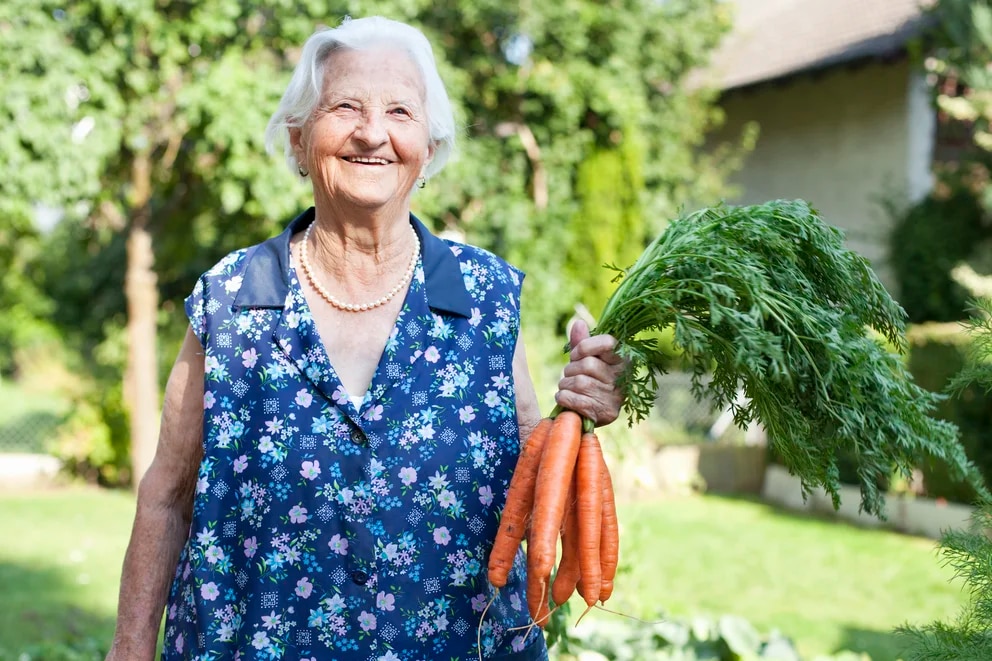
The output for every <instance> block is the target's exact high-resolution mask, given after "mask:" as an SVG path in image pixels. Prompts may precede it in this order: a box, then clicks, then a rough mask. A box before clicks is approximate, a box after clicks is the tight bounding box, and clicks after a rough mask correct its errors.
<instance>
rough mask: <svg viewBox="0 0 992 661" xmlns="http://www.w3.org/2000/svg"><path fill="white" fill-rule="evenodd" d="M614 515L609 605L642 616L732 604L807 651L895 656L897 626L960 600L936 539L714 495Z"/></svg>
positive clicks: (634, 506) (938, 613)
mask: <svg viewBox="0 0 992 661" xmlns="http://www.w3.org/2000/svg"><path fill="white" fill-rule="evenodd" d="M619 516H620V521H621V525H622V531H621V534H622V537H621V563H622V566H621V569H620V572H621V573H620V574H619V576H618V578H617V581H616V589H615V592H614V597H613V599H612V600H611V602H610V606H611V607H612V608H613V609H615V610H618V611H621V612H623V613H627V614H631V615H635V616H638V617H642V618H645V619H657V616H658V614H659V613H665V614H669V615H672V616H682V617H684V616H689V615H694V614H707V615H720V614H724V613H732V614H737V615H741V616H743V617H745V618H747V619H748V620H750V621H751V622H752V623H753V624H754V625H755V626H756V627H757V628H758V629H759V630H761V631H770V630H772V629H778V630H779V631H781V632H783V633H784V634H786V635H787V636H790V637H792V638H793V639H794V640H795V641H796V643H797V646H798V647H799V650H800V652H801V653H802V654H803V656H804V657H812V656H815V655H816V654H823V653H829V652H834V651H837V650H840V649H851V650H856V651H859V652H867V653H869V654H871V655H872V659H873V660H874V661H893V660H894V659H897V658H898V654H899V650H900V649H901V648H900V644H899V641H898V640H897V639H896V637H895V636H894V635H893V634H892V630H893V629H894V628H895V627H896V626H897V625H899V624H903V623H906V622H911V623H923V622H928V621H931V620H933V619H937V618H942V619H948V618H950V617H951V616H952V615H954V614H956V613H957V612H958V610H959V607H960V606H961V605H962V604H963V603H964V596H963V594H962V592H961V590H960V587H959V585H958V584H957V583H951V582H950V579H951V578H952V575H951V572H950V570H948V569H946V568H944V567H942V566H941V563H940V560H939V557H938V555H937V553H936V542H934V541H933V540H929V539H922V538H918V537H909V536H905V535H900V534H896V533H891V532H886V531H881V530H868V529H862V528H856V527H853V526H848V525H844V524H840V523H836V522H832V521H826V520H822V519H816V518H807V517H800V516H794V515H791V514H787V513H783V512H782V511H779V510H775V509H773V508H771V507H768V506H766V505H763V504H760V503H755V502H750V501H747V500H736V499H729V498H719V497H714V496H707V497H705V498H691V497H690V498H681V499H671V500H658V501H654V502H641V503H630V504H623V505H621V507H620V512H619ZM590 617H591V618H592V617H595V618H604V617H605V618H609V617H611V615H609V614H606V613H595V614H593V615H590ZM613 617H615V616H613Z"/></svg>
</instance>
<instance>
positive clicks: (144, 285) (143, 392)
mask: <svg viewBox="0 0 992 661" xmlns="http://www.w3.org/2000/svg"><path fill="white" fill-rule="evenodd" d="M131 185H132V189H131V200H130V203H131V204H130V206H131V222H130V225H129V231H128V239H127V274H126V276H125V282H124V294H125V296H126V298H127V341H128V350H127V370H126V373H125V376H124V379H125V380H124V396H125V403H126V405H127V409H128V416H129V420H130V429H131V470H132V475H131V479H132V484H133V485H134V486H135V487H136V486H137V485H138V483H139V482H140V481H141V478H142V477H143V476H144V474H145V471H147V470H148V466H149V465H151V462H152V458H153V457H154V456H155V448H156V446H157V445H158V428H159V415H160V414H159V391H158V351H157V349H156V333H157V328H156V324H157V317H158V287H157V282H156V276H155V271H154V264H155V253H154V251H153V250H152V235H151V231H150V221H151V170H150V162H149V157H148V154H147V153H142V154H137V155H135V159H134V162H133V165H132V170H131Z"/></svg>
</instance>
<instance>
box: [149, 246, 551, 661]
mask: <svg viewBox="0 0 992 661" xmlns="http://www.w3.org/2000/svg"><path fill="white" fill-rule="evenodd" d="M431 238H432V239H434V240H435V241H439V239H436V238H434V237H431ZM445 243H446V245H447V247H448V249H450V250H451V251H452V252H453V254H454V255H455V256H456V257H457V259H458V262H459V264H460V266H461V276H462V280H463V283H445V286H464V287H465V289H466V291H467V292H468V294H469V296H470V298H471V300H472V303H473V306H472V309H471V315H470V316H468V317H461V316H459V315H453V314H438V313H437V312H435V311H434V310H432V309H431V308H430V306H429V303H428V295H427V288H426V287H425V275H424V269H423V264H422V263H421V264H419V265H418V268H417V270H416V272H415V275H414V279H413V281H412V283H411V286H410V288H409V291H408V293H407V296H406V298H405V300H404V303H403V307H402V311H401V312H400V314H399V316H398V318H397V320H396V323H395V326H394V328H393V330H392V334H391V335H390V337H389V339H388V342H387V344H386V347H385V350H384V352H383V356H382V358H381V362H380V364H379V366H378V371H377V372H376V375H375V377H374V379H373V381H372V385H371V387H370V388H369V392H368V393H367V394H366V396H365V399H364V400H363V401H362V403H361V405H360V407H358V408H356V407H355V406H354V405H353V404H352V402H351V401H350V399H349V397H348V393H346V392H345V390H344V388H343V386H342V385H341V383H340V381H339V379H338V378H337V376H336V374H335V372H334V368H333V366H332V365H330V363H329V361H328V359H327V356H326V352H325V351H324V349H323V346H322V344H321V342H320V338H319V337H318V335H317V331H316V329H315V326H314V324H313V318H312V316H311V313H310V309H309V307H308V305H307V303H306V300H305V299H304V297H303V295H302V292H301V289H300V286H299V282H298V280H297V274H296V270H295V268H293V266H292V264H290V265H289V267H288V273H285V274H279V273H273V274H272V277H276V278H278V277H284V278H286V279H287V280H288V284H289V294H288V296H287V298H286V301H285V305H284V306H283V308H282V309H271V308H269V309H266V308H257V307H237V306H235V305H234V300H235V297H236V295H237V293H238V291H239V290H240V288H241V286H242V284H243V280H244V277H245V273H246V266H247V264H248V262H249V261H250V259H251V252H250V249H247V250H240V251H237V252H234V253H231V254H230V255H228V256H227V257H225V258H224V259H223V260H221V261H220V262H219V263H218V264H217V265H216V266H214V267H213V268H212V269H211V270H209V271H208V272H207V273H206V274H204V275H203V276H202V277H201V278H200V280H199V281H198V282H197V284H196V286H195V288H194V290H193V292H192V294H191V295H190V297H189V298H188V299H187V301H186V309H187V314H188V316H189V318H190V323H191V327H192V328H193V330H194V332H195V333H196V335H197V336H198V337H199V339H200V341H201V344H202V345H203V347H204V350H205V392H204V400H203V406H204V421H203V423H204V426H203V431H204V450H205V451H204V458H203V460H202V463H201V465H200V468H199V475H198V481H197V485H196V495H195V501H194V510H193V523H192V526H191V529H190V535H189V539H188V541H187V543H186V545H185V547H184V549H183V551H182V554H181V557H180V561H179V563H178V567H177V570H176V576H175V579H174V582H173V585H172V590H171V594H170V599H169V604H168V608H167V612H166V618H167V620H166V640H165V647H164V651H163V658H164V659H196V660H198V661H207V660H208V659H209V660H211V661H212V660H220V659H293V660H294V661H295V660H296V659H300V660H301V661H303V660H306V661H324V660H331V659H336V660H341V661H344V660H352V659H355V660H357V659H361V660H363V661H365V660H366V659H372V660H378V661H414V660H421V659H432V660H433V659H477V658H479V656H480V650H479V641H481V646H482V650H481V655H482V657H483V658H512V659H529V658H544V657H543V654H544V643H543V640H542V639H541V635H540V630H539V629H536V628H535V629H533V630H532V631H530V632H529V634H528V631H527V629H526V628H525V625H526V624H527V623H528V621H529V618H528V615H527V608H526V604H525V599H524V598H523V595H524V591H523V586H524V583H525V577H524V572H525V568H524V564H525V563H524V562H523V555H522V553H518V556H517V559H516V562H515V567H514V570H513V571H512V572H511V576H510V581H509V583H508V585H507V586H506V587H505V588H504V589H503V590H501V591H500V592H499V594H498V595H497V594H495V591H494V590H493V588H492V587H491V586H490V584H489V582H488V580H487V577H486V570H485V566H486V562H487V559H488V553H489V550H490V547H491V545H492V540H493V538H494V536H495V533H496V529H497V527H498V521H499V512H500V511H501V510H502V507H503V503H504V499H505V492H506V489H507V487H508V485H509V479H510V476H511V473H512V470H513V466H514V465H515V462H516V457H517V454H518V451H519V437H518V428H517V422H516V407H515V398H514V383H513V378H512V359H513V351H514V347H515V344H516V341H517V335H518V331H519V305H518V301H519V293H520V284H521V280H522V274H521V273H520V272H519V271H517V270H516V269H515V268H513V267H512V266H509V265H508V264H506V263H505V262H504V261H502V260H501V259H499V258H498V257H496V256H494V255H492V254H491V253H488V252H486V251H484V250H481V249H478V248H475V247H471V246H467V245H463V244H457V243H453V242H447V241H446V242H445ZM490 602H491V603H490ZM487 605H488V609H487ZM484 610H485V617H484V618H482V617H481V615H482V613H483V611H484ZM528 653H529V654H528ZM532 655H533V656H532Z"/></svg>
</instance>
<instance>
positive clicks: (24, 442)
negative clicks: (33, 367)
mask: <svg viewBox="0 0 992 661" xmlns="http://www.w3.org/2000/svg"><path fill="white" fill-rule="evenodd" d="M65 412H66V402H65V400H63V399H62V398H60V397H58V396H56V395H55V394H54V393H50V392H45V391H44V390H37V389H36V388H31V389H28V388H25V387H23V386H21V385H19V384H18V383H16V382H14V381H9V380H5V381H3V382H0V453H2V454H11V453H31V454H42V453H45V452H46V451H47V450H48V449H49V446H50V443H51V441H52V439H53V438H54V435H55V432H56V429H57V428H58V426H59V424H60V423H61V421H62V418H63V416H64V415H65Z"/></svg>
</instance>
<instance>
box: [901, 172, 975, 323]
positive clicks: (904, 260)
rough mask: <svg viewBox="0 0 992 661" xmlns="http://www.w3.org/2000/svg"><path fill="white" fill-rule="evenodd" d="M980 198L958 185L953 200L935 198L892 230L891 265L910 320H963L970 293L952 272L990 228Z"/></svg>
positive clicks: (952, 196) (928, 198)
mask: <svg viewBox="0 0 992 661" xmlns="http://www.w3.org/2000/svg"><path fill="white" fill-rule="evenodd" d="M983 216H984V213H983V210H982V208H981V205H980V204H979V203H978V200H976V199H975V196H974V195H973V194H972V193H971V192H970V191H969V190H967V189H966V188H964V187H961V186H958V185H955V186H954V188H953V192H951V193H950V194H949V195H948V196H943V197H941V196H938V195H935V194H931V195H930V196H928V197H927V198H925V199H924V200H923V201H921V202H920V203H919V204H917V205H915V206H914V207H913V208H912V209H910V210H908V211H907V212H906V213H905V214H904V215H903V216H902V217H901V218H900V219H899V220H898V222H897V224H896V226H895V227H894V228H893V231H892V234H891V239H890V244H891V245H890V250H889V255H890V258H889V259H890V264H891V266H892V270H893V272H894V274H895V277H896V281H897V283H898V290H899V302H900V303H901V304H902V305H903V307H904V308H905V309H906V313H907V315H908V317H909V320H910V321H912V322H914V323H916V322H923V321H956V320H958V319H961V318H962V317H963V316H964V310H965V304H966V301H967V297H968V292H967V291H966V290H965V289H964V288H963V287H962V286H961V285H959V284H958V283H956V282H955V281H954V279H953V277H952V276H951V270H952V269H953V268H954V267H955V266H957V265H958V264H960V263H961V262H963V261H969V260H971V259H972V258H974V257H976V255H977V253H978V248H979V247H981V245H982V243H983V242H984V243H986V244H987V243H988V240H989V238H992V235H990V232H989V229H988V228H987V227H986V226H985V224H984V223H983Z"/></svg>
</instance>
